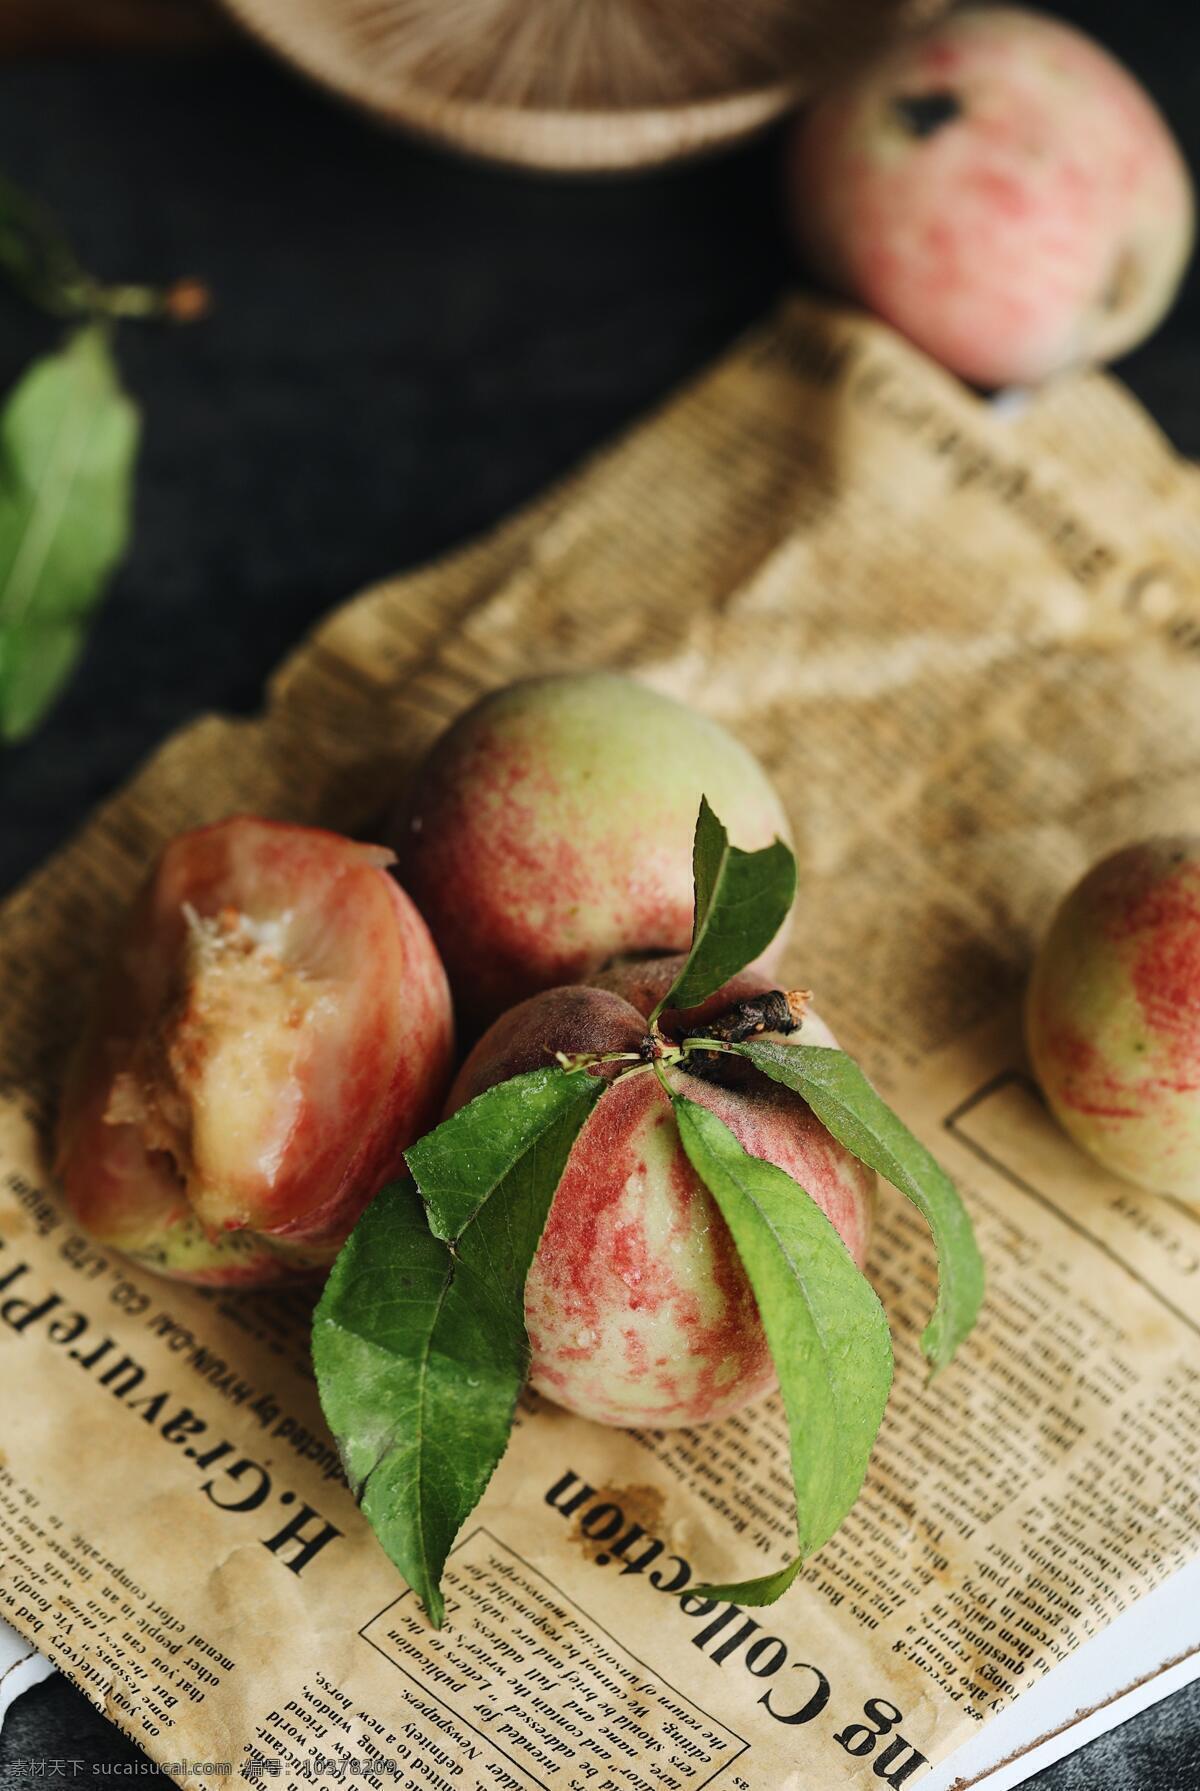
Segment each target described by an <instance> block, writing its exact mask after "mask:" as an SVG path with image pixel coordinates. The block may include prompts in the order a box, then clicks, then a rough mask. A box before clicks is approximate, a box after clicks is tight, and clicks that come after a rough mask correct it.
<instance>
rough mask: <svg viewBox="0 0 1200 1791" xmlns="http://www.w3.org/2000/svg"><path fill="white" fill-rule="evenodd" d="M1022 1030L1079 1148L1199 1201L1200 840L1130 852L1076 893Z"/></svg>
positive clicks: (1144, 1182)
mask: <svg viewBox="0 0 1200 1791" xmlns="http://www.w3.org/2000/svg"><path fill="white" fill-rule="evenodd" d="M1026 1032H1027V1037H1028V1041H1029V1053H1030V1057H1031V1059H1032V1062H1033V1067H1034V1071H1035V1074H1036V1075H1037V1078H1038V1081H1039V1083H1040V1084H1041V1086H1042V1089H1043V1091H1044V1093H1045V1096H1046V1099H1047V1101H1048V1102H1049V1103H1050V1106H1051V1108H1052V1109H1053V1111H1054V1112H1055V1114H1056V1115H1057V1116H1058V1118H1059V1120H1060V1121H1061V1122H1062V1124H1063V1126H1064V1127H1065V1129H1066V1130H1067V1131H1068V1132H1069V1133H1070V1134H1071V1136H1072V1138H1074V1139H1075V1141H1076V1142H1077V1143H1078V1144H1079V1145H1081V1146H1082V1148H1083V1149H1084V1150H1086V1151H1088V1152H1089V1153H1090V1154H1091V1155H1092V1156H1093V1157H1095V1158H1096V1160H1097V1161H1098V1162H1100V1163H1102V1164H1103V1165H1104V1167H1105V1168H1107V1169H1110V1170H1112V1171H1113V1172H1114V1173H1115V1174H1117V1175H1121V1176H1124V1177H1125V1178H1126V1179H1128V1180H1129V1181H1133V1182H1137V1183H1139V1184H1140V1185H1141V1186H1143V1187H1146V1188H1150V1189H1153V1190H1155V1191H1156V1192H1160V1193H1166V1194H1175V1195H1177V1196H1179V1197H1181V1198H1182V1199H1185V1200H1192V1201H1200V838H1197V837H1186V836H1177V837H1167V838H1162V839H1153V840H1147V841H1145V842H1143V843H1141V844H1139V845H1134V846H1128V847H1126V848H1125V849H1124V850H1123V851H1120V852H1116V853H1114V854H1113V855H1112V856H1111V857H1109V858H1106V859H1104V860H1103V861H1102V862H1101V863H1100V864H1098V865H1096V866H1095V867H1094V868H1093V869H1092V870H1091V871H1089V872H1088V874H1087V876H1086V877H1084V878H1083V880H1082V881H1081V882H1080V883H1079V884H1077V885H1076V887H1075V888H1074V889H1073V890H1072V891H1071V893H1070V894H1069V895H1068V896H1067V898H1066V900H1065V901H1064V902H1063V904H1062V906H1061V907H1060V909H1059V910H1058V913H1057V914H1056V916H1055V918H1054V921H1053V924H1052V925H1051V927H1050V931H1049V933H1048V934H1047V937H1046V939H1045V941H1044V943H1043V945H1042V947H1041V949H1040V951H1039V952H1038V955H1037V959H1036V962H1035V965H1034V970H1033V976H1032V979H1031V982H1030V986H1029V992H1028V997H1027V1002H1026Z"/></svg>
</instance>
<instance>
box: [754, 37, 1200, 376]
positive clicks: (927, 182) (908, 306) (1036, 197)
mask: <svg viewBox="0 0 1200 1791" xmlns="http://www.w3.org/2000/svg"><path fill="white" fill-rule="evenodd" d="M787 180H788V188H789V191H788V210H789V216H790V219H791V224H792V228H793V231H794V234H795V236H796V239H797V242H798V244H799V245H800V248H801V252H802V254H803V255H804V257H805V259H806V260H808V261H809V262H810V263H811V264H812V266H813V267H814V268H815V270H816V271H817V272H818V273H820V274H821V275H823V276H824V277H825V278H826V279H828V280H829V281H830V282H831V284H832V285H834V286H835V287H836V288H837V289H838V290H840V291H842V292H844V293H846V294H848V295H849V296H850V297H853V298H857V299H859V300H860V301H861V302H862V303H863V304H865V305H866V306H868V307H869V308H870V309H871V310H873V311H875V312H876V313H878V315H879V316H880V317H882V318H884V319H886V321H887V322H889V323H891V324H893V325H894V326H895V327H896V328H897V329H898V330H900V331H901V332H902V333H903V334H904V335H906V336H908V337H909V338H910V340H911V341H913V342H915V343H916V344H917V345H918V346H919V347H920V348H923V349H924V350H925V351H926V352H927V353H929V354H931V355H933V356H934V358H935V359H937V360H939V361H941V362H943V364H944V365H945V366H947V367H949V368H951V369H952V370H953V371H954V372H956V373H959V374H961V375H962V376H963V377H964V378H966V379H968V380H973V381H975V382H977V383H978V384H980V385H984V386H1002V385H1007V384H1013V383H1015V384H1024V383H1030V382H1033V381H1037V380H1041V379H1044V378H1045V377H1046V376H1047V375H1049V374H1052V373H1054V372H1056V371H1058V370H1059V369H1061V368H1063V367H1067V366H1071V365H1073V364H1076V363H1079V362H1098V361H1105V360H1110V359H1112V358H1113V357H1114V356H1116V355H1118V354H1122V353H1124V352H1125V351H1126V350H1127V349H1129V348H1132V347H1133V346H1134V345H1135V344H1136V343H1138V342H1140V341H1141V340H1142V338H1143V337H1144V336H1146V335H1148V334H1149V333H1150V331H1151V330H1152V329H1153V328H1154V327H1155V325H1156V324H1157V323H1158V322H1159V320H1160V319H1161V317H1162V316H1163V314H1164V313H1165V311H1166V310H1167V308H1168V306H1169V305H1170V303H1171V300H1172V299H1173V297H1174V295H1175V291H1176V289H1177V287H1178V285H1179V282H1180V279H1181V278H1182V275H1183V271H1184V268H1185V266H1186V263H1187V259H1188V255H1189V253H1190V250H1191V245H1192V234H1193V211H1194V206H1193V195H1192V186H1191V181H1190V179H1189V176H1188V172H1187V168H1186V166H1185V164H1184V161H1183V158H1182V156H1181V154H1180V151H1179V149H1178V147H1177V145H1176V143H1175V141H1174V139H1173V137H1172V136H1171V133H1170V131H1169V130H1168V128H1167V126H1166V124H1165V123H1164V121H1163V119H1162V117H1161V115H1160V114H1159V112H1158V111H1157V109H1156V107H1155V106H1154V104H1153V102H1152V101H1151V99H1150V98H1149V96H1148V95H1147V94H1146V93H1145V92H1144V91H1143V89H1142V88H1141V87H1140V86H1139V85H1138V83H1137V81H1136V80H1135V79H1134V77H1133V76H1132V75H1131V74H1130V73H1129V72H1128V71H1127V70H1126V69H1124V68H1123V67H1122V66H1121V65H1120V63H1118V62H1117V61H1115V60H1114V58H1113V57H1112V56H1110V55H1109V54H1108V52H1107V51H1106V50H1104V49H1102V48H1101V47H1100V45H1099V44H1097V43H1095V42H1093V41H1092V40H1091V39H1090V38H1088V37H1086V36H1085V35H1084V34H1083V33H1082V32H1080V31H1077V30H1075V29H1074V28H1073V27H1071V26H1070V25H1067V24H1064V23H1061V22H1060V21H1058V20H1056V19H1051V18H1047V17H1044V16H1043V15H1041V14H1039V13H1035V12H1026V11H1024V10H1021V9H1018V8H1015V7H998V6H980V7H972V8H967V9H964V10H963V11H961V12H955V13H954V14H952V15H951V16H950V17H949V18H947V19H945V20H943V21H942V22H941V23H939V24H937V25H935V26H934V27H933V29H932V30H930V31H929V32H927V33H926V34H925V35H923V36H920V37H917V38H914V39H911V40H909V41H908V42H906V43H903V44H900V45H899V46H898V47H896V48H894V49H892V50H891V51H890V52H889V53H887V54H886V55H884V56H883V57H882V58H880V59H879V60H878V61H877V62H875V63H873V64H871V65H869V66H868V67H867V68H866V69H865V70H864V71H863V72H862V74H861V75H860V76H859V77H858V78H857V79H856V80H854V81H853V82H851V83H850V84H848V85H847V86H845V87H843V88H841V89H840V90H838V91H835V92H834V93H832V94H830V95H828V96H827V97H826V98H824V99H822V100H821V101H820V102H818V104H816V105H815V106H814V107H813V108H812V110H811V111H810V112H809V113H808V114H807V115H806V116H805V118H803V119H802V120H801V122H800V124H799V125H798V127H797V129H796V133H795V135H794V137H793V139H792V141H791V146H790V150H789V156H788V164H787Z"/></svg>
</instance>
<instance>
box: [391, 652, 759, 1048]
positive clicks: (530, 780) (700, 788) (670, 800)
mask: <svg viewBox="0 0 1200 1791" xmlns="http://www.w3.org/2000/svg"><path fill="white" fill-rule="evenodd" d="M702 795H704V796H707V797H708V800H709V802H710V804H711V805H712V807H713V808H714V809H715V810H716V812H717V814H719V815H720V817H721V819H722V821H723V822H724V823H725V825H726V826H727V827H728V829H729V832H730V836H731V838H733V839H734V840H736V841H737V843H738V845H739V846H740V847H742V848H744V849H745V850H747V851H752V850H755V849H756V848H758V847H761V846H766V845H769V844H770V843H771V841H772V840H773V839H775V838H776V837H777V836H778V837H781V838H783V839H785V840H786V839H788V838H789V830H788V824H787V817H786V815H785V813H784V810H783V807H782V805H781V803H780V801H779V798H778V796H777V795H776V794H775V791H774V789H773V788H772V786H771V784H770V781H769V780H768V778H767V776H766V773H765V772H764V771H763V769H762V767H761V766H760V765H759V764H758V762H757V760H756V759H754V758H753V756H752V755H751V754H750V753H749V752H748V751H747V750H746V748H745V747H743V746H742V745H740V744H739V743H738V741H736V740H734V739H733V738H732V736H731V735H729V734H727V733H726V732H725V730H724V729H723V728H721V727H719V726H718V725H717V724H716V723H714V722H711V721H708V720H707V719H705V717H703V716H701V715H698V714H697V713H696V712H695V711H694V710H691V709H687V708H684V707H683V706H682V705H681V704H679V703H676V702H673V701H672V700H671V699H670V698H668V697H664V696H660V695H658V694H657V693H656V692H655V691H652V690H649V689H647V688H646V687H645V686H644V685H641V684H637V683H635V682H634V681H633V680H632V679H629V678H623V677H619V676H617V675H615V674H612V673H608V672H587V673H581V674H568V675H563V676H558V677H547V678H535V679H530V680H528V681H527V682H523V683H518V684H512V685H509V686H508V687H507V688H506V689H503V690H498V691H495V692H493V693H492V694H491V695H490V696H487V697H485V698H484V699H483V700H482V701H481V702H480V703H477V704H476V706H475V707H474V708H473V709H471V710H469V711H468V712H467V713H466V714H465V715H464V716H462V717H461V718H460V719H459V720H458V721H457V722H456V723H455V725H454V726H453V727H452V728H451V729H450V730H449V732H448V733H447V734H445V735H444V736H443V737H442V739H441V740H440V741H439V742H438V743H437V744H436V745H435V747H434V749H433V751H432V753H431V754H430V756H429V758H428V759H427V760H426V762H425V764H424V765H423V766H422V767H421V768H420V770H419V771H418V773H417V775H416V777H415V779H414V780H413V785H412V790H411V794H410V796H409V799H408V803H407V806H406V807H405V809H404V810H403V811H402V813H401V815H400V816H399V817H398V820H397V823H396V828H395V833H394V836H393V837H394V843H395V845H396V849H397V853H398V855H399V859H400V869H401V875H402V877H403V879H404V882H405V886H406V888H408V889H409V890H410V891H411V892H412V896H413V899H414V900H415V902H416V904H417V906H418V907H419V908H420V910H421V912H422V913H423V914H424V916H425V918H426V920H427V921H428V923H429V926H430V930H431V931H432V933H433V936H434V938H435V940H436V941H437V944H438V948H439V950H440V951H441V954H442V957H443V960H444V961H445V964H446V969H447V971H448V973H449V976H450V982H451V986H452V987H453V989H454V994H455V999H456V1002H457V1004H458V1011H459V1015H460V1018H462V1019H463V1020H464V1021H465V1023H466V1024H467V1026H468V1030H478V1028H479V1026H480V1025H482V1024H485V1023H486V1022H487V1021H489V1020H491V1019H494V1018H495V1016H496V1015H497V1014H498V1013H501V1012H502V1011H503V1010H504V1009H505V1008H508V1007H511V1006H512V1004H513V1003H514V1002H516V1001H519V1000H521V999H523V998H524V997H525V996H528V995H532V994H534V993H535V992H536V991H538V990H539V989H548V988H554V987H556V986H560V985H562V984H565V983H572V982H578V981H581V980H586V979H587V978H588V977H590V976H591V975H592V974H593V973H594V972H595V971H597V970H599V969H601V968H602V967H603V966H604V965H605V964H607V963H609V962H610V961H612V960H613V959H614V958H618V957H621V956H624V955H628V954H634V953H651V952H664V951H680V950H683V949H684V948H685V947H686V946H687V945H688V943H689V941H690V938H691V930H692V909H693V892H692V839H693V835H694V832H695V827H696V815H697V812H698V810H699V807H700V798H701V796H702ZM782 940H783V935H782V934H781V936H780V938H779V940H778V941H777V945H781V944H782Z"/></svg>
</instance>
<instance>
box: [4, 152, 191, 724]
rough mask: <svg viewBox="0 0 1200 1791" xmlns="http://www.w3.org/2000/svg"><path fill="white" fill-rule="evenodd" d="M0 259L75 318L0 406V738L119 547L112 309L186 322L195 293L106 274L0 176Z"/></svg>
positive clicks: (125, 463)
mask: <svg viewBox="0 0 1200 1791" xmlns="http://www.w3.org/2000/svg"><path fill="white" fill-rule="evenodd" d="M0 272H2V273H3V274H4V275H5V276H6V277H7V278H8V280H9V281H10V283H11V284H12V285H13V286H15V287H16V289H17V290H18V291H19V292H20V293H22V294H23V295H24V297H25V298H27V299H28V300H29V301H30V303H32V304H34V305H37V306H38V308H39V309H41V310H43V311H46V312H48V313H49V314H50V316H52V317H66V318H71V319H75V320H77V327H76V328H75V329H74V330H73V331H72V333H71V335H70V336H69V337H68V339H67V342H66V344H65V345H64V347H63V348H62V349H60V350H59V351H58V352H57V353H54V354H50V355H46V356H44V357H43V358H42V359H40V360H38V361H35V362H34V364H33V365H32V366H31V367H30V368H28V369H27V371H26V372H25V374H24V376H23V377H22V378H21V380H20V381H19V382H18V384H17V386H16V387H15V389H14V390H13V391H12V392H11V393H10V395H9V397H8V400H7V402H6V403H5V405H4V408H3V410H2V411H0V740H3V741H6V742H13V741H18V740H22V739H24V738H26V736H27V735H29V734H31V733H32V732H33V731H34V729H35V728H36V727H37V726H38V724H39V723H40V722H41V720H42V719H43V717H44V716H45V714H46V712H47V710H48V709H49V707H50V705H51V704H52V702H53V701H54V699H55V697H56V696H57V695H58V694H59V692H60V691H61V689H62V687H63V685H64V684H65V683H66V680H67V678H68V677H69V675H70V673H71V670H72V668H73V666H74V665H75V662H76V660H77V659H78V657H79V653H80V651H81V649H82V646H83V641H84V637H85V634H86V630H87V625H88V622H89V620H90V618H91V616H92V613H93V611H94V610H95V608H96V605H97V604H98V603H99V601H100V599H101V597H102V596H103V594H104V591H105V588H106V586H107V584H108V581H109V579H110V577H111V575H112V573H113V571H114V570H115V568H116V566H117V565H118V564H119V562H120V560H121V558H122V556H123V555H124V553H125V549H126V546H127V544H128V540H129V530H130V516H131V511H132V496H133V473H134V464H135V461H136V457H137V447H138V439H139V435H140V419H139V415H138V409H137V406H136V405H135V404H134V402H133V400H132V399H131V398H130V397H129V395H128V393H127V392H125V391H124V390H123V389H122V386H121V380H120V375H119V372H118V370H117V365H116V360H115V357H114V354H113V330H114V326H115V324H116V322H117V321H118V320H119V319H121V318H167V319H172V320H174V321H177V322H190V321H192V320H193V319H194V318H197V317H200V316H203V314H204V312H205V310H206V309H207V303H208V295H207V293H206V291H205V289H204V287H203V286H201V285H200V284H199V283H198V282H197V281H195V280H184V281H179V282H177V283H176V284H175V285H174V286H171V287H168V288H158V287H152V286H132V285H108V284H106V283H105V282H103V281H101V280H98V279H96V278H95V277H94V276H93V275H92V274H89V273H88V272H87V271H86V269H85V268H84V267H83V266H82V265H81V263H80V262H79V260H78V257H77V256H76V254H75V252H74V250H73V249H72V247H71V245H70V243H69V242H68V241H67V238H66V237H65V236H64V234H63V232H62V230H61V229H60V228H59V226H58V225H57V224H56V223H55V221H54V220H53V218H51V217H50V215H49V214H48V213H47V212H46V211H45V210H44V209H43V208H42V207H41V206H40V205H39V204H38V203H37V202H36V201H35V200H34V199H32V198H30V197H29V196H28V195H27V194H25V193H23V192H22V191H21V189H20V188H19V187H17V186H15V185H14V184H13V183H12V182H11V181H10V180H7V179H6V178H4V177H3V176H0Z"/></svg>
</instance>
